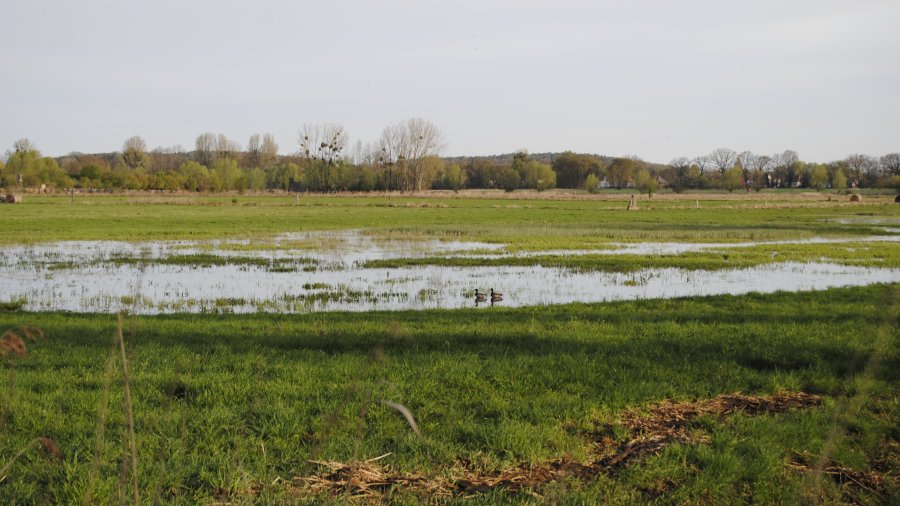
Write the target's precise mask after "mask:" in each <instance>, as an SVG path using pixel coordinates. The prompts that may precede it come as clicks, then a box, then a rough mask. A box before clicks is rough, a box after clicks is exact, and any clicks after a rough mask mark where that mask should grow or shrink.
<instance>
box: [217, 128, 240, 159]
mask: <svg viewBox="0 0 900 506" xmlns="http://www.w3.org/2000/svg"><path fill="white" fill-rule="evenodd" d="M240 152H241V145H240V144H238V142H237V141H233V140H231V139H229V138H228V137H227V136H226V135H225V134H219V135H218V136H217V137H216V157H217V158H218V159H219V160H224V159H229V160H237V156H238V154H239V153H240Z"/></svg>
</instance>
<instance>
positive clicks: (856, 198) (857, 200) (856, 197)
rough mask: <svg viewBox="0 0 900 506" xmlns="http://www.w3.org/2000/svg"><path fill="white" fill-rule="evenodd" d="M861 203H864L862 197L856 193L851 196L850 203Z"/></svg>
mask: <svg viewBox="0 0 900 506" xmlns="http://www.w3.org/2000/svg"><path fill="white" fill-rule="evenodd" d="M860 201H862V197H860V196H859V194H858V193H854V194H853V195H850V202H860Z"/></svg>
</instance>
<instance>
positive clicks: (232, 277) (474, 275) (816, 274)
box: [0, 232, 900, 314]
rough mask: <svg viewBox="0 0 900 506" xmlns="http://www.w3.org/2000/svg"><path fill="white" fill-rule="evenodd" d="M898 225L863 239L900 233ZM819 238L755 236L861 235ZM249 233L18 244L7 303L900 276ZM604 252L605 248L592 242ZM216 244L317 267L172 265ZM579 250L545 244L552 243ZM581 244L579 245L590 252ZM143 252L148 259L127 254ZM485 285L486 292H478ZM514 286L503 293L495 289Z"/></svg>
mask: <svg viewBox="0 0 900 506" xmlns="http://www.w3.org/2000/svg"><path fill="white" fill-rule="evenodd" d="M897 239H898V238H897V236H876V237H871V238H863V239H860V238H855V239H852V242H864V241H866V240H870V241H876V240H878V241H881V240H897ZM850 241H851V240H849V239H848V240H844V239H828V240H826V239H813V240H804V241H792V242H788V241H781V242H766V243H753V244H794V243H798V242H804V243H816V242H850ZM749 244H750V243H737V244H734V243H730V244H685V243H642V244H628V245H620V247H619V248H617V249H611V250H599V252H607V253H609V254H623V253H631V254H678V253H680V252H685V251H695V249H693V248H720V247H740V246H747V245H749ZM253 246H254V245H252V244H250V243H249V242H247V241H220V242H212V243H193V242H156V243H147V244H132V243H123V242H109V241H92V242H64V243H54V244H43V245H32V246H11V247H6V248H4V249H3V250H2V251H0V279H3V280H4V281H5V282H4V283H0V302H3V301H15V300H24V301H25V306H24V307H25V309H28V310H36V311H59V310H62V311H77V312H113V311H118V310H120V309H129V310H133V311H136V312H139V313H146V314H154V313H171V312H237V313H246V312H256V311H266V312H293V313H302V312H312V311H370V310H408V309H413V310H416V309H428V308H462V307H476V306H477V307H490V306H492V305H501V306H508V307H520V306H530V305H544V304H563V303H570V302H603V301H613V300H634V299H655V298H671V297H683V296H694V295H718V294H742V293H748V292H762V293H770V292H774V291H779V290H784V291H799V290H820V289H825V288H830V287H839V286H859V285H867V284H871V283H882V282H888V283H896V282H900V269H885V268H864V267H856V266H842V265H834V264H827V263H779V264H770V265H764V266H758V267H752V268H746V269H734V270H718V271H691V270H683V269H647V270H643V271H639V272H635V273H609V272H584V271H573V270H569V269H564V268H555V267H543V266H526V267H521V266H519V267H512V266H505V267H504V266H499V267H442V266H421V267H405V268H395V269H386V268H380V269H365V268H361V267H360V265H361V264H362V263H364V262H366V261H369V260H375V259H390V258H411V257H412V258H415V257H426V256H457V255H462V256H470V257H478V256H488V255H491V256H500V255H508V253H503V252H502V248H503V245H495V244H485V243H473V242H444V241H426V242H415V241H403V240H392V239H387V240H384V239H377V238H373V237H370V236H366V235H363V234H360V233H356V232H341V233H334V234H331V233H307V234H292V235H285V236H281V237H279V238H277V239H276V240H275V244H274V245H273V247H272V248H265V249H259V248H255V247H253ZM590 252H591V253H593V254H597V253H598V250H592V251H590ZM200 253H205V254H213V255H215V256H216V257H225V258H234V257H236V256H242V257H252V258H262V259H268V260H269V261H275V260H279V259H283V260H287V261H291V262H299V263H302V264H303V265H305V266H307V267H306V268H277V269H276V268H272V265H271V264H269V265H267V264H266V263H265V262H262V263H254V262H237V263H215V262H213V263H205V264H202V265H198V264H197V263H192V262H187V263H184V264H179V263H173V264H166V263H160V262H154V261H152V260H160V259H166V258H173V257H175V256H178V255H191V254H200ZM560 253H564V254H572V253H573V252H569V251H566V252H552V253H551V252H542V254H560ZM578 253H579V252H574V254H578ZM135 258H142V259H146V260H148V262H146V263H145V264H142V263H141V262H134V261H129V262H122V261H121V260H122V259H132V260H133V259H135ZM475 288H479V289H480V290H481V291H482V292H488V293H486V297H485V298H484V300H483V301H481V300H476V297H475ZM491 289H495V290H496V291H497V292H503V296H502V297H495V298H492V297H491V296H490V293H489V292H490V290H491Z"/></svg>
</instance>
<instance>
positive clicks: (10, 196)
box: [6, 193, 22, 204]
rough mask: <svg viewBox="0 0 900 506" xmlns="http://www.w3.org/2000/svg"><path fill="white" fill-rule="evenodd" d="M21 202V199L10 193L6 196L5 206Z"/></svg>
mask: <svg viewBox="0 0 900 506" xmlns="http://www.w3.org/2000/svg"><path fill="white" fill-rule="evenodd" d="M19 202H22V197H20V196H18V195H13V194H12V193H8V194H6V203H7V204H18V203H19Z"/></svg>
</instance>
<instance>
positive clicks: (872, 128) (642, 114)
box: [0, 0, 900, 162]
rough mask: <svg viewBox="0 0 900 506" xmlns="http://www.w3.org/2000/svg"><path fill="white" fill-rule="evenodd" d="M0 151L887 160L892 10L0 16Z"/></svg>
mask: <svg viewBox="0 0 900 506" xmlns="http://www.w3.org/2000/svg"><path fill="white" fill-rule="evenodd" d="M3 19H4V21H3V23H2V27H0V62H2V63H0V64H2V71H0V118H2V119H0V146H2V148H0V151H3V150H5V149H6V148H8V147H11V146H12V143H13V142H14V141H15V140H16V139H18V138H21V137H27V138H29V139H31V140H32V141H33V142H34V143H35V144H36V145H37V146H38V148H39V149H41V150H42V152H43V153H44V154H47V155H53V156H57V155H63V154H66V153H68V152H71V151H81V152H99V151H115V150H120V149H121V147H122V143H123V141H124V140H125V139H126V138H127V137H130V136H132V135H140V136H142V137H144V139H146V141H147V144H148V146H149V147H151V148H152V147H156V146H172V145H178V144H180V145H182V146H184V147H185V148H186V149H188V150H190V149H193V145H194V139H195V138H196V136H197V134H199V133H201V132H206V131H211V132H216V133H218V132H222V133H224V134H226V135H227V136H228V137H230V138H232V139H235V140H238V141H239V142H240V143H241V144H244V145H246V142H247V139H248V138H249V136H250V135H251V134H252V133H253V132H271V133H272V134H274V135H275V138H276V139H277V141H278V143H279V144H280V146H281V149H280V151H281V153H288V152H292V151H295V150H296V149H297V131H298V129H299V128H300V126H301V125H303V124H304V123H313V122H336V123H340V124H343V125H344V126H345V127H346V129H347V130H348V132H349V134H350V137H351V142H355V141H356V140H362V141H363V142H366V141H373V140H376V139H377V137H378V136H379V135H380V133H381V130H382V129H383V128H384V127H385V126H387V125H388V124H392V123H396V122H398V121H400V120H403V119H406V118H410V117H422V118H425V119H427V120H429V121H431V122H433V123H434V124H435V125H437V126H438V127H439V128H440V129H441V130H442V131H443V132H444V135H445V138H446V149H445V150H444V154H446V155H476V154H496V153H506V152H511V151H514V150H517V149H522V148H525V149H528V150H529V151H531V152H544V151H563V150H573V151H579V152H591V153H600V154H605V155H613V156H617V155H637V156H640V157H641V158H644V159H645V160H650V161H655V162H668V161H669V160H671V159H672V158H674V157H678V156H695V155H698V154H704V153H708V152H709V151H711V150H713V149H714V148H718V147H728V148H731V149H734V150H738V151H743V150H750V151H753V152H756V153H763V154H771V153H775V152H781V151H784V150H785V149H793V150H796V151H797V152H799V154H800V157H801V158H802V159H804V160H809V161H829V160H833V159H838V158H843V157H845V156H846V155H848V154H850V153H856V152H862V153H867V154H871V155H883V154H885V153H888V152H894V151H898V150H900V126H898V125H900V32H898V26H900V1H896V0H885V1H874V0H873V1H862V0H855V1H827V0H811V1H805V0H803V1H787V0H779V1H769V0H757V1H753V2H747V1H733V2H732V1H725V0H714V1H677V2H676V1H656V2H651V1H643V2H622V1H610V2H599V1H586V2H574V1H571V2H566V1H559V2H550V1H534V2H532V1H521V0H520V1H509V2H500V1H497V2H490V1H486V0H482V1H471V2H470V1H446V0H444V1H434V2H432V1H325V0H321V1H317V2H299V1H255V2H250V1H246V0H243V1H224V0H216V1H161V0H154V1H147V2H136V1H122V0H116V1H96V0H79V1H77V2H72V1H55V2H48V1H40V0H18V1H15V0H14V1H13V2H4V6H3Z"/></svg>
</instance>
